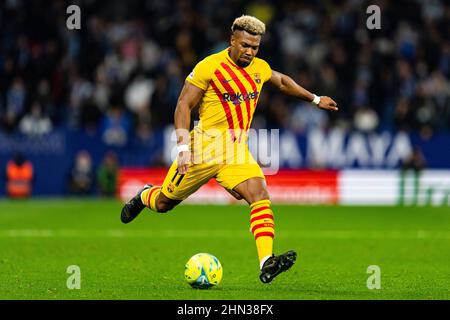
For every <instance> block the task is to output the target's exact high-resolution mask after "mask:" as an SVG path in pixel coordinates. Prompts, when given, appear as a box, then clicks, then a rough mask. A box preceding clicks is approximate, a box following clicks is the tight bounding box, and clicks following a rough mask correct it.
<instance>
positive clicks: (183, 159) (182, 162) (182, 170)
mask: <svg viewBox="0 0 450 320" xmlns="http://www.w3.org/2000/svg"><path fill="white" fill-rule="evenodd" d="M177 162H178V173H179V174H186V172H187V171H188V169H189V163H190V162H191V152H190V151H181V152H180V153H178V158H177Z"/></svg>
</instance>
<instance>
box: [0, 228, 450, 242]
mask: <svg viewBox="0 0 450 320" xmlns="http://www.w3.org/2000/svg"><path fill="white" fill-rule="evenodd" d="M251 236H252V235H251V233H250V232H241V231H231V230H170V229H168V230H157V231H153V230H121V229H105V230H99V229H93V230H89V229H87V230H80V229H5V230H0V238H70V237H74V238H78V237H80V238H88V237H99V238H205V237H213V238H214V237H217V238H247V237H251ZM276 237H277V238H298V239H302V238H304V239H308V238H310V239H442V240H450V233H449V232H443V231H425V230H415V231H400V230H389V231H379V230H378V231H377V230H375V231H373V230H371V231H356V230H316V231H314V230H312V231H310V230H308V231H302V230H300V231H298V232H292V231H283V230H280V231H278V232H276Z"/></svg>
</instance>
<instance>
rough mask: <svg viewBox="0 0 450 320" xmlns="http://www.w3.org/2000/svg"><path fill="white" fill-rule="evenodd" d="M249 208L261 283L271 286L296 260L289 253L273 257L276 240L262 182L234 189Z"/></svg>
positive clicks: (256, 179)
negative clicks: (274, 240)
mask: <svg viewBox="0 0 450 320" xmlns="http://www.w3.org/2000/svg"><path fill="white" fill-rule="evenodd" d="M233 190H234V191H235V192H236V193H238V194H239V195H240V196H241V197H242V198H243V199H245V201H247V203H248V204H249V205H250V230H251V232H252V233H253V235H254V237H255V241H256V247H257V250H258V257H259V261H260V268H261V273H260V279H261V281H262V282H264V283H269V282H271V281H272V280H273V279H274V278H275V277H276V276H277V275H279V274H280V273H281V272H284V271H286V270H288V269H289V268H291V267H292V265H293V264H294V263H295V260H296V258H297V254H296V252H295V251H293V250H291V251H288V252H286V253H284V254H281V255H279V256H275V255H274V254H273V238H274V236H275V229H274V228H275V224H274V214H273V211H272V208H271V202H270V199H269V193H268V191H267V188H266V182H265V179H263V178H261V177H253V178H250V179H248V180H245V181H243V182H241V183H240V184H238V185H237V186H236V187H234V189H233Z"/></svg>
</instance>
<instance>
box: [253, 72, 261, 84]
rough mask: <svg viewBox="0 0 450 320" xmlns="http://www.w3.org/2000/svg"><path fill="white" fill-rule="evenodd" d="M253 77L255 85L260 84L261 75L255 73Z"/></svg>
mask: <svg viewBox="0 0 450 320" xmlns="http://www.w3.org/2000/svg"><path fill="white" fill-rule="evenodd" d="M254 77H255V82H256V83H261V74H260V73H255V74H254Z"/></svg>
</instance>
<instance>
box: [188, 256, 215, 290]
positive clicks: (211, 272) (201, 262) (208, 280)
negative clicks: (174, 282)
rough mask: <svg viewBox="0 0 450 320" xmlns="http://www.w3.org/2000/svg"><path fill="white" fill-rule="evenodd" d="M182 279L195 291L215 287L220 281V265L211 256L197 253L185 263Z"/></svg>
mask: <svg viewBox="0 0 450 320" xmlns="http://www.w3.org/2000/svg"><path fill="white" fill-rule="evenodd" d="M184 278H185V279H186V281H187V282H188V283H189V284H190V285H191V286H192V287H193V288H196V289H207V288H210V287H214V286H217V285H218V284H219V283H220V281H221V280H222V265H221V264H220V262H219V260H218V259H217V258H216V257H215V256H213V255H212V254H209V253H197V254H196V255H194V256H192V257H191V258H190V259H189V261H188V262H187V263H186V266H185V268H184Z"/></svg>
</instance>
